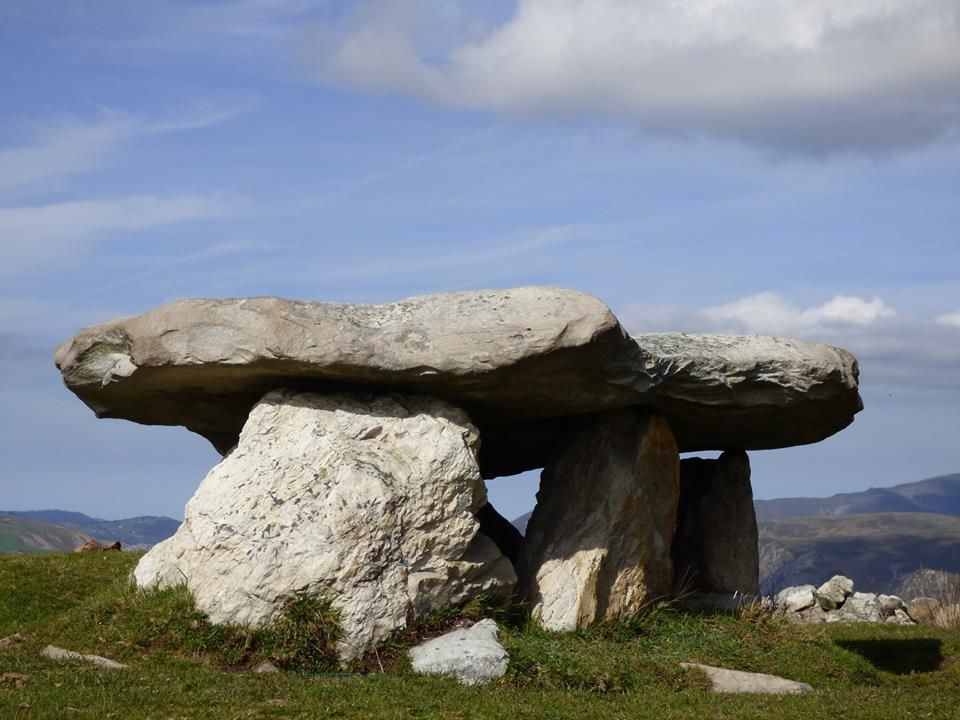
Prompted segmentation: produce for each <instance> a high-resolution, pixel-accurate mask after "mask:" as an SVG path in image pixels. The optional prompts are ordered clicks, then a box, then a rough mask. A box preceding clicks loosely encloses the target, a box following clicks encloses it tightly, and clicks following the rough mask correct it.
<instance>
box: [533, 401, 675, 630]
mask: <svg viewBox="0 0 960 720" xmlns="http://www.w3.org/2000/svg"><path fill="white" fill-rule="evenodd" d="M559 448H560V449H559V450H558V451H557V453H556V455H555V456H554V457H552V458H551V459H550V460H549V462H548V463H547V465H546V467H545V468H544V470H543V475H542V477H541V481H540V491H539V492H538V493H537V506H536V508H535V509H534V511H533V515H532V516H531V518H530V522H529V524H528V525H527V535H526V539H525V543H524V547H523V551H522V554H521V560H520V571H519V572H520V576H521V587H522V589H523V591H524V592H525V593H526V595H527V597H528V598H529V600H530V601H531V603H532V604H533V614H534V616H535V617H536V618H537V619H538V620H539V622H540V623H541V624H542V625H543V626H544V627H546V628H548V629H551V630H573V629H576V628H580V627H584V626H586V625H588V624H590V623H591V622H594V621H596V620H604V619H609V620H614V619H620V618H624V617H629V616H630V615H633V614H635V613H637V612H638V611H640V610H641V609H643V608H644V606H645V605H646V604H647V603H649V602H650V601H651V600H653V599H654V598H656V597H659V596H662V595H665V594H667V593H669V592H670V589H671V585H672V581H673V564H672V562H671V559H670V543H671V539H672V538H673V535H674V531H675V529H676V527H675V526H676V507H677V495H678V486H679V456H678V454H677V446H676V442H675V441H674V438H673V435H672V434H671V432H670V427H669V426H668V425H667V423H666V421H664V420H663V419H662V418H660V417H657V416H646V415H642V414H640V413H638V412H636V411H633V410H616V411H610V412H607V413H603V414H600V415H596V416H592V417H590V418H585V419H584V420H583V423H582V425H581V427H580V428H579V429H578V430H576V431H573V432H571V433H570V434H569V435H567V436H566V437H564V438H563V441H562V442H561V443H560V444H559Z"/></svg>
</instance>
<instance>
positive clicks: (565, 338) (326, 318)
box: [55, 287, 862, 477]
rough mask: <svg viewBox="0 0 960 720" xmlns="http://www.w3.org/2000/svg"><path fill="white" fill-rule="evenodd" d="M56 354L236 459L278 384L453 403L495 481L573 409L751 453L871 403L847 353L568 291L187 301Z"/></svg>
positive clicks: (112, 408)
mask: <svg viewBox="0 0 960 720" xmlns="http://www.w3.org/2000/svg"><path fill="white" fill-rule="evenodd" d="M55 360H56V364H57V367H59V368H60V370H61V372H62V374H63V379H64V382H65V383H66V385H67V387H69V388H70V389H71V390H72V391H73V392H74V393H76V394H77V396H78V397H80V399H81V400H83V401H84V402H85V403H86V404H87V405H88V406H89V407H91V408H92V409H93V410H94V411H95V412H96V414H97V415H98V416H99V417H115V418H126V419H128V420H133V421H135V422H139V423H144V424H148V425H182V426H184V427H187V428H188V429H190V430H192V431H194V432H197V433H199V434H201V435H203V436H204V437H206V438H208V439H209V440H210V441H211V442H212V443H213V444H214V446H216V447H217V448H218V449H219V450H220V451H221V452H225V451H226V450H228V449H229V448H231V447H232V446H233V445H234V444H235V443H236V440H237V437H238V435H239V433H240V429H241V428H242V427H243V423H244V422H245V421H246V418H247V416H248V414H249V412H250V409H251V408H252V407H253V406H254V405H255V404H256V403H257V402H258V401H259V400H260V398H262V397H263V396H264V395H265V394H266V393H267V392H269V391H271V390H274V389H277V388H292V389H298V390H309V391H313V392H334V391H357V390H369V391H370V392H376V393H382V392H400V393H417V394H425V395H431V396H434V397H439V398H442V399H445V400H447V401H449V402H451V403H453V404H455V405H457V406H459V407H462V408H464V409H465V410H466V411H467V412H468V413H469V414H470V417H471V419H472V420H473V421H474V422H475V423H476V424H477V426H478V427H479V428H480V431H481V433H482V434H483V437H484V449H483V451H482V452H481V467H482V469H483V470H484V474H485V475H486V476H488V477H490V476H492V475H494V474H501V473H508V472H518V471H520V470H524V469H528V468H533V467H540V466H542V464H543V457H542V456H543V454H544V452H546V450H545V446H546V445H548V444H549V439H550V438H551V437H553V435H554V433H555V430H556V426H557V423H563V422H564V419H565V418H567V417H569V416H572V415H578V414H583V413H592V412H599V411H602V410H606V409H613V408H619V407H627V406H635V405H642V406H646V407H648V408H649V409H651V410H655V411H656V412H657V413H659V414H661V415H663V416H664V417H666V418H667V420H668V421H669V422H670V425H671V427H672V429H673V431H674V435H675V436H676V438H677V442H678V445H679V448H680V450H681V451H691V450H710V449H726V448H742V449H747V450H751V449H768V448H776V447H785V446H790V445H799V444H804V443H811V442H817V441H819V440H822V439H823V438H825V437H828V436H829V435H832V434H833V433H835V432H837V431H839V430H841V429H842V428H844V427H846V426H847V425H848V424H850V422H852V420H853V416H854V414H855V413H856V412H858V411H859V410H860V409H861V408H862V404H861V401H860V396H859V394H858V392H857V374H858V371H857V365H856V360H855V359H854V357H853V356H852V355H850V353H848V352H846V351H844V350H840V349H838V348H834V347H830V346H827V345H819V344H816V343H809V342H802V341H799V340H792V339H786V338H772V337H758V336H750V337H746V336H743V337H739V336H721V335H688V334H682V333H662V334H652V335H638V336H636V337H633V338H631V337H630V336H629V335H628V334H627V333H626V332H625V331H624V330H623V328H622V327H621V325H620V323H619V321H618V320H617V318H616V317H615V316H614V315H613V313H612V312H611V311H610V309H609V308H607V306H606V305H604V304H603V303H602V302H601V301H600V300H598V299H596V298H594V297H592V296H589V295H584V294H582V293H578V292H574V291H572V290H564V289H560V288H551V287H522V288H516V289H512V290H484V291H472V292H460V293H448V294H440V295H428V296H423V297H416V298H411V299H408V300H403V301H400V302H395V303H390V304H386V305H344V304H335V303H315V302H299V301H293V300H284V299H281V298H247V299H232V300H183V301H180V302H175V303H171V304H169V305H164V306H161V307H159V308H157V309H155V310H151V311H149V312H147V313H144V314H142V315H137V316H134V317H127V318H121V319H118V320H113V321H111V322H107V323H104V324H101V325H96V326H94V327H90V328H86V329H84V330H81V331H80V332H79V333H78V334H77V335H76V336H74V337H73V338H72V339H70V340H68V341H67V342H65V343H63V344H62V345H61V346H60V347H59V348H57V350H56V355H55ZM518 438H519V442H518ZM484 465H486V466H487V467H484Z"/></svg>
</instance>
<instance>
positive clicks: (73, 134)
mask: <svg viewBox="0 0 960 720" xmlns="http://www.w3.org/2000/svg"><path fill="white" fill-rule="evenodd" d="M255 105H256V98H255V97H254V96H252V95H249V94H247V95H242V96H239V97H236V98H231V99H229V100H226V101H223V102H210V101H195V102H193V103H191V104H189V105H187V106H184V107H182V108H177V109H175V110H173V111H170V112H168V113H166V114H163V115H160V116H158V117H154V118H147V117H139V116H136V115H133V114H131V113H127V112H122V111H118V110H112V109H103V110H101V112H100V115H99V117H97V118H96V119H94V120H80V119H77V118H69V119H62V120H60V121H59V122H54V123H49V124H47V125H46V126H44V127H42V128H41V129H40V130H39V131H38V132H37V133H36V137H35V139H34V141H33V142H32V143H30V144H27V145H22V146H19V147H7V148H0V190H3V189H9V188H20V187H29V186H33V185H36V184H38V183H42V182H44V181H48V180H52V179H55V178H58V177H62V176H65V175H71V174H74V173H77V172H82V171H85V170H90V169H92V168H95V167H96V166H97V165H99V164H100V163H101V162H102V161H103V159H104V158H105V157H106V156H108V155H109V154H110V153H112V152H115V151H116V150H118V149H119V148H121V147H122V146H123V145H124V144H125V143H127V142H129V141H131V140H134V139H136V138H138V137H142V136H145V135H160V134H166V133H171V132H179V131H185V130H198V129H201V128H205V127H210V126H212V125H217V124H220V123H222V122H226V121H227V120H230V119H231V118H234V117H236V116H238V115H241V114H243V113H245V112H248V111H250V110H251V109H252V108H253V107H254V106H255Z"/></svg>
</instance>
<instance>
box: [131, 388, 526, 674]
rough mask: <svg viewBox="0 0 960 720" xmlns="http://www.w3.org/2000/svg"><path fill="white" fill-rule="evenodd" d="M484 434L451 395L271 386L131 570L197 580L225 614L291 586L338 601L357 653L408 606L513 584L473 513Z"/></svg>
mask: <svg viewBox="0 0 960 720" xmlns="http://www.w3.org/2000/svg"><path fill="white" fill-rule="evenodd" d="M478 442H479V438H478V436H477V432H476V428H474V427H473V425H472V424H471V423H470V420H469V418H468V417H467V415H466V413H464V412H463V411H462V410H459V409H458V408H456V407H454V406H452V405H450V404H448V403H445V402H443V401H441V400H436V399H432V398H424V397H398V396H389V397H388V396H381V397H370V396H359V395H345V394H344V395H316V394H312V393H297V392H293V391H283V390H281V391H274V392H271V393H269V394H268V395H267V396H266V397H264V399H263V400H262V401H261V402H260V403H259V404H258V405H257V406H256V407H255V408H254V409H253V411H252V412H251V414H250V418H249V419H248V420H247V423H246V425H244V428H243V432H241V434H240V442H239V444H238V445H237V447H236V448H235V449H234V450H233V451H232V452H231V453H230V454H229V455H227V456H226V457H225V458H224V459H223V461H222V462H221V463H220V464H219V465H217V466H216V467H215V468H214V469H213V470H211V471H210V474H209V475H207V477H206V479H205V480H204V481H203V483H201V485H200V487H199V489H198V490H197V492H196V494H195V495H194V496H193V498H192V499H191V500H190V502H189V503H188V504H187V509H186V513H185V517H184V522H183V525H181V526H180V529H179V530H178V531H177V533H176V534H175V535H174V536H173V537H171V538H169V539H168V540H165V541H164V542H162V543H160V544H158V545H155V546H154V547H153V548H152V549H151V550H150V551H149V552H148V553H147V554H146V555H144V556H143V558H142V559H141V560H140V563H139V564H138V565H137V568H136V570H135V572H134V576H135V578H136V581H137V583H138V584H139V585H140V586H141V587H153V586H159V587H164V586H169V585H176V584H180V583H185V584H186V585H187V587H188V588H189V589H190V592H191V593H192V594H193V596H194V599H195V600H196V603H197V607H198V608H200V609H201V610H202V611H203V612H205V613H207V614H208V615H209V616H210V619H211V620H212V621H213V622H216V623H238V624H245V625H252V626H258V625H263V624H266V623H268V622H270V621H271V620H272V619H274V618H276V617H277V616H278V614H279V613H280V612H281V611H282V610H283V606H284V602H285V600H286V599H287V598H288V597H290V596H291V595H293V594H295V593H304V592H305V593H308V594H314V595H320V596H323V597H326V598H328V599H329V600H330V601H331V602H332V603H333V605H334V607H335V608H336V609H337V610H338V611H339V612H340V621H341V626H342V629H343V632H344V636H343V638H342V640H341V641H340V643H339V645H338V651H339V654H340V656H341V658H343V659H351V658H355V657H357V656H359V655H361V654H362V653H364V652H365V651H367V650H370V649H371V648H372V647H373V646H374V645H375V644H376V643H378V642H380V641H382V640H384V639H386V638H387V637H389V636H390V634H391V633H393V632H394V631H395V630H397V629H399V628H402V627H404V626H405V625H406V624H407V621H408V619H409V618H411V617H416V616H417V615H420V614H423V613H428V612H432V611H436V610H442V609H444V608H446V607H449V606H451V605H453V604H456V603H460V602H464V601H466V600H469V599H471V598H473V597H476V596H478V595H480V594H491V595H508V594H509V593H511V592H512V590H513V588H514V585H515V584H516V574H515V572H514V568H513V566H512V565H511V563H510V561H509V560H507V558H505V557H503V555H502V554H501V552H500V550H499V549H498V548H497V546H496V544H495V543H494V542H493V540H491V539H490V538H488V537H486V536H485V535H483V534H482V533H481V532H479V528H480V523H479V522H478V520H477V519H476V517H475V516H474V513H475V512H476V511H477V510H479V509H480V508H481V507H482V506H483V505H484V503H485V502H486V489H485V486H484V484H483V480H482V479H481V477H480V470H479V467H478V466H477V462H476V449H477V445H478Z"/></svg>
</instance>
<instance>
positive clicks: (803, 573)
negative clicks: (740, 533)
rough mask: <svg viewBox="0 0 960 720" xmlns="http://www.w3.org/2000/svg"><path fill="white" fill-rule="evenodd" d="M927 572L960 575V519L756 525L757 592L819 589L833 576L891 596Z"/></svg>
mask: <svg viewBox="0 0 960 720" xmlns="http://www.w3.org/2000/svg"><path fill="white" fill-rule="evenodd" d="M921 568H929V569H934V570H947V571H950V572H960V517H957V516H953V515H939V514H936V513H880V514H872V515H850V516H833V517H829V516H823V517H812V518H789V519H785V520H777V521H773V522H769V521H768V522H761V523H760V590H761V592H763V593H765V594H770V593H774V592H777V591H779V590H782V589H783V588H785V587H788V586H791V585H805V584H810V585H820V584H821V583H823V582H824V581H826V580H829V579H830V578H831V577H832V576H833V575H846V576H847V577H849V578H853V580H854V581H855V582H856V584H857V587H858V588H859V589H860V590H864V591H867V592H886V593H893V592H895V591H896V590H897V589H898V586H899V585H900V584H901V583H902V582H903V580H904V578H905V577H906V576H908V575H910V574H911V573H913V572H914V571H916V570H919V569H921Z"/></svg>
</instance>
